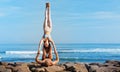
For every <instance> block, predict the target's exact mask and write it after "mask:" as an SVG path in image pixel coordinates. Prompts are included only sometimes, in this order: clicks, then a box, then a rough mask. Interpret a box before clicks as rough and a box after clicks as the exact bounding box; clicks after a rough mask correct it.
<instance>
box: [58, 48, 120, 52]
mask: <svg viewBox="0 0 120 72" xmlns="http://www.w3.org/2000/svg"><path fill="white" fill-rule="evenodd" d="M59 52H110V53H120V49H118V48H117V49H102V48H96V49H88V50H87V49H79V50H62V51H59Z"/></svg>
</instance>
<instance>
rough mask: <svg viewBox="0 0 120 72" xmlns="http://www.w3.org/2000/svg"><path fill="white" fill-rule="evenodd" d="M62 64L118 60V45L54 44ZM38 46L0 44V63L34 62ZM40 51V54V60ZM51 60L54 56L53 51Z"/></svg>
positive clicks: (119, 50)
mask: <svg viewBox="0 0 120 72" xmlns="http://www.w3.org/2000/svg"><path fill="white" fill-rule="evenodd" d="M56 47H57V51H58V54H59V58H60V63H62V62H87V63H90V62H104V61H106V60H120V44H100V43H79V44H77V43H73V44H56ZM37 50H38V44H0V61H4V62H35V57H36V54H37ZM41 56H42V51H41V54H40V59H41ZM53 58H54V59H55V54H54V51H53Z"/></svg>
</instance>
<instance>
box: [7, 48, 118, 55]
mask: <svg viewBox="0 0 120 72" xmlns="http://www.w3.org/2000/svg"><path fill="white" fill-rule="evenodd" d="M53 52H54V51H53ZM74 52H75V53H82V52H84V53H85V52H86V53H88V52H105V53H120V48H117V49H110V48H109V49H101V48H96V49H79V50H77V49H75V50H72V49H71V50H58V53H74ZM36 53H37V51H5V54H36ZM40 53H41V54H42V53H43V52H42V51H40Z"/></svg>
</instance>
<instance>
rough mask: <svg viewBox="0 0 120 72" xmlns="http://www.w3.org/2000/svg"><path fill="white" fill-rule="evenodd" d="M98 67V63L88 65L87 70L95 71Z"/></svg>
mask: <svg viewBox="0 0 120 72" xmlns="http://www.w3.org/2000/svg"><path fill="white" fill-rule="evenodd" d="M98 68H99V66H98V65H90V67H89V72H96V70H97V69H98Z"/></svg>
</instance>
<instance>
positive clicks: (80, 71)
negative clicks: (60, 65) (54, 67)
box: [64, 63, 88, 72]
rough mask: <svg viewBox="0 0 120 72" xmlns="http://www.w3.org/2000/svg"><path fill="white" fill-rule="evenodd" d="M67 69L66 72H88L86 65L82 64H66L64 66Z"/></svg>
mask: <svg viewBox="0 0 120 72" xmlns="http://www.w3.org/2000/svg"><path fill="white" fill-rule="evenodd" d="M64 66H65V67H66V71H71V72H88V70H87V68H86V66H85V64H80V63H66V64H64Z"/></svg>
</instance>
